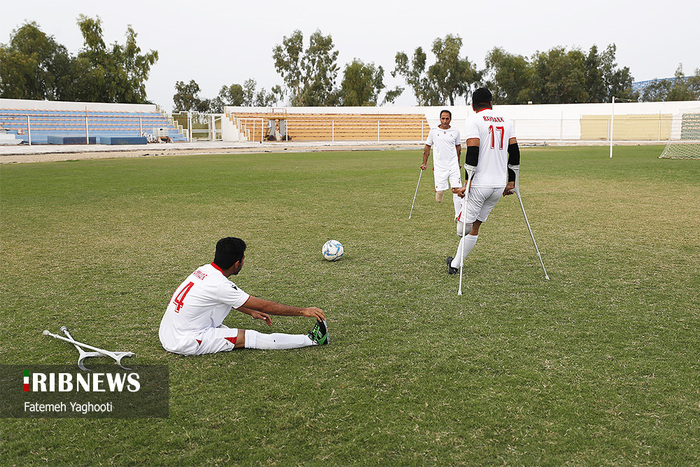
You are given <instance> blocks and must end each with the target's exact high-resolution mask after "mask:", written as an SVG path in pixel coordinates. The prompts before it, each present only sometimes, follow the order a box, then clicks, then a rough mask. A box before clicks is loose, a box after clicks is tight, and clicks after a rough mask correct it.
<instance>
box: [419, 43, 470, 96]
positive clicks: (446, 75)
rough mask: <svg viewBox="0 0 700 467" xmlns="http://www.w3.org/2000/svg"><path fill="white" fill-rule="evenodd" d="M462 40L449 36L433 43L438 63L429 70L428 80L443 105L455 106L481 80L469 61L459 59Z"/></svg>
mask: <svg viewBox="0 0 700 467" xmlns="http://www.w3.org/2000/svg"><path fill="white" fill-rule="evenodd" d="M461 48H462V38H461V37H459V36H453V35H451V34H448V35H447V36H445V39H440V38H437V39H435V41H434V42H433V48H432V51H433V54H435V58H436V61H435V63H434V64H433V65H431V66H430V67H429V68H428V79H429V81H430V83H432V86H434V88H435V90H436V91H437V94H438V96H439V97H438V99H439V101H440V104H441V105H444V104H447V103H449V104H450V105H455V99H456V98H457V97H459V96H465V97H466V96H467V95H468V94H469V91H470V90H471V86H472V84H473V83H476V82H478V81H479V79H480V73H478V72H477V70H476V67H475V66H474V64H473V63H471V62H470V61H469V59H467V58H466V57H465V58H459V53H460V49H461Z"/></svg>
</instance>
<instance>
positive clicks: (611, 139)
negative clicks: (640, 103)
mask: <svg viewBox="0 0 700 467" xmlns="http://www.w3.org/2000/svg"><path fill="white" fill-rule="evenodd" d="M614 126H615V96H613V97H612V112H611V115H610V158H611V159H612V152H613V127H614Z"/></svg>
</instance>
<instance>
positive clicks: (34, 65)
mask: <svg viewBox="0 0 700 467" xmlns="http://www.w3.org/2000/svg"><path fill="white" fill-rule="evenodd" d="M70 62H71V57H70V55H69V54H68V51H67V50H66V48H65V47H64V46H62V45H60V44H58V43H57V42H56V41H55V40H54V38H53V36H47V35H46V34H45V33H44V32H42V31H41V29H40V28H39V26H38V25H37V24H36V23H34V22H30V23H26V24H24V25H22V26H21V27H20V28H19V29H17V30H15V31H13V32H12V35H11V37H10V43H9V44H8V45H0V97H4V98H10V99H38V100H43V99H46V100H57V99H65V98H66V95H65V92H64V89H65V87H66V85H67V84H68V83H70V77H69V74H70V69H71V66H70Z"/></svg>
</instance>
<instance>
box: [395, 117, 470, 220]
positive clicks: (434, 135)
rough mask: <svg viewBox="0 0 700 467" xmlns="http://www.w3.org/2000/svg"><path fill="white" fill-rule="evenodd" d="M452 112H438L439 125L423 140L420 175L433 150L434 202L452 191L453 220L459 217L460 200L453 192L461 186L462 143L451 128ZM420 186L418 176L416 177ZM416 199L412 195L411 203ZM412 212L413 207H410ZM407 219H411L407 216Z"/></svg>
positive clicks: (457, 132)
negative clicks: (447, 191)
mask: <svg viewBox="0 0 700 467" xmlns="http://www.w3.org/2000/svg"><path fill="white" fill-rule="evenodd" d="M451 121H452V112H450V111H449V110H443V111H441V112H440V125H438V127H437V128H433V129H431V130H430V133H428V139H426V140H425V148H424V149H423V164H421V166H420V169H421V175H422V174H423V170H425V169H426V168H427V165H428V157H429V156H430V149H431V148H432V150H433V177H434V179H435V200H436V201H437V202H438V203H441V202H442V199H443V196H444V194H445V191H446V190H447V189H448V188H451V189H452V192H453V195H452V203H453V204H454V209H455V218H456V217H457V216H458V215H459V209H460V205H461V203H460V200H459V197H458V196H457V195H456V194H455V193H456V192H455V190H456V189H457V188H459V187H461V186H462V175H461V174H460V171H459V157H460V155H461V153H462V141H461V136H460V134H459V130H458V129H456V128H452V127H451V126H450V122H451ZM418 183H419V184H420V176H419V177H418ZM417 193H418V187H416V194H417ZM415 200H416V197H415V195H414V197H413V201H414V202H415ZM411 212H413V206H411ZM408 218H409V219H410V218H411V215H410V214H409V216H408Z"/></svg>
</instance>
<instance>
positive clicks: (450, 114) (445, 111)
mask: <svg viewBox="0 0 700 467" xmlns="http://www.w3.org/2000/svg"><path fill="white" fill-rule="evenodd" d="M444 113H447V115H449V116H450V119H452V112H450V111H449V110H447V109H444V110H441V111H440V118H442V114H444Z"/></svg>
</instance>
